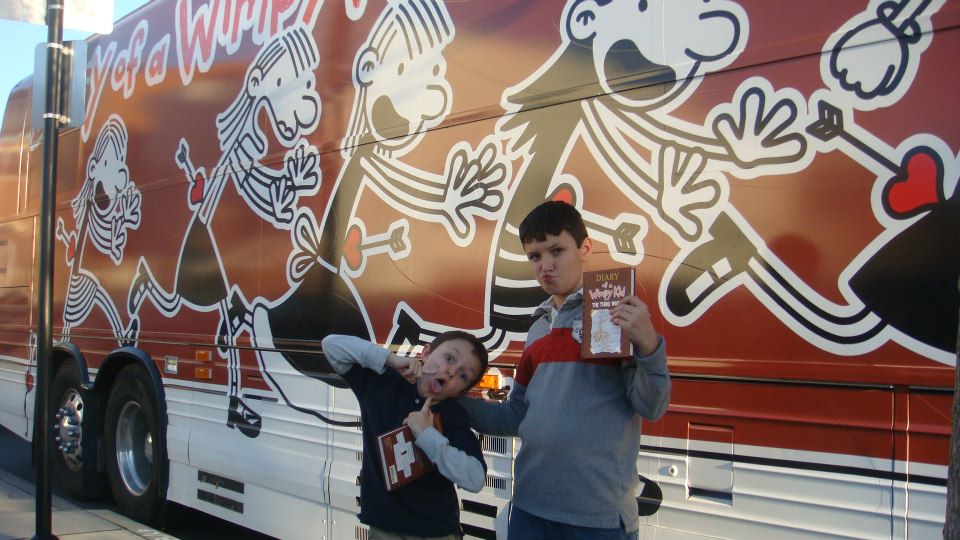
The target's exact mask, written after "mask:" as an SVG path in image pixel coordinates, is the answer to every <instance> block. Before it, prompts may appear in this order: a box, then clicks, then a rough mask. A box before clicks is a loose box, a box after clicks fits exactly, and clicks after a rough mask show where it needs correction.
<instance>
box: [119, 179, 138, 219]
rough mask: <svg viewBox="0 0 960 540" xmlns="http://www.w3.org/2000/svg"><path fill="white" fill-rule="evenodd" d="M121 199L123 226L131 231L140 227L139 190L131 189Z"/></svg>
mask: <svg viewBox="0 0 960 540" xmlns="http://www.w3.org/2000/svg"><path fill="white" fill-rule="evenodd" d="M121 197H122V200H121V202H120V204H121V206H120V208H121V209H122V212H123V224H124V225H125V226H126V227H130V228H132V229H136V228H138V227H139V226H140V198H141V197H140V190H138V189H136V188H134V187H131V188H129V189H128V190H127V191H126V192H125V193H124V194H123V195H122V196H121Z"/></svg>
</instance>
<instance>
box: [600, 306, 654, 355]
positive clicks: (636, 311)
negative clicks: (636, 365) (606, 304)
mask: <svg viewBox="0 0 960 540" xmlns="http://www.w3.org/2000/svg"><path fill="white" fill-rule="evenodd" d="M610 320H611V322H613V324H615V325H617V326H619V327H620V329H621V330H623V331H624V332H626V333H627V335H629V336H630V341H632V342H633V344H634V346H635V347H636V348H637V352H639V353H640V356H647V355H649V354H652V353H653V352H654V351H655V350H657V346H659V344H660V339H659V338H658V337H657V331H656V330H655V329H654V328H653V321H651V320H650V310H649V309H648V308H647V305H646V304H644V303H643V301H642V300H640V299H639V298H637V297H636V296H628V297H626V298H624V299H623V300H620V301H619V302H617V305H616V306H614V307H613V309H611V310H610Z"/></svg>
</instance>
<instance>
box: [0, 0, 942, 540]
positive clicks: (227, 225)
mask: <svg viewBox="0 0 960 540" xmlns="http://www.w3.org/2000/svg"><path fill="white" fill-rule="evenodd" d="M958 27H960V3H958V2H952V1H951V2H947V0H856V1H847V2H836V1H834V0H807V1H804V2H799V1H786V0H783V1H778V2H770V1H769V0H709V1H708V0H630V1H627V0H567V1H566V2H565V3H564V2H556V1H552V0H499V1H495V2H494V1H483V0H474V1H458V2H441V1H438V0H387V1H380V0H282V1H281V0H247V1H243V0H209V1H201V0H155V1H154V2H151V3H149V4H147V5H145V6H144V7H142V8H140V9H139V10H137V11H135V12H133V13H131V14H129V15H127V16H126V17H124V18H123V19H122V20H121V21H119V22H118V23H117V24H116V26H115V28H114V31H113V32H112V33H110V34H109V35H94V36H92V37H90V38H89V39H88V40H87V78H88V82H87V87H86V95H85V104H86V115H85V119H84V121H83V123H82V125H80V126H79V127H76V128H71V129H62V130H61V131H60V133H59V156H58V174H57V189H56V209H57V210H56V216H55V221H56V231H55V233H56V234H55V236H56V241H55V244H56V250H55V258H54V261H53V268H54V283H55V285H54V311H53V313H54V316H53V323H54V324H53V340H54V347H53V354H52V359H51V361H52V363H53V365H52V366H51V373H52V374H53V375H52V385H51V415H50V417H49V418H38V417H37V416H36V412H35V411H38V410H39V409H38V408H37V407H36V399H35V396H36V393H37V391H36V377H37V365H36V363H37V360H36V332H37V324H38V323H37V315H36V311H37V303H36V287H37V284H36V278H35V275H36V268H37V267H38V260H37V254H36V253H37V250H36V249H35V246H36V245H37V242H38V240H39V239H38V218H39V215H38V214H39V199H40V193H39V189H40V188H39V186H40V178H41V168H42V153H43V152H42V147H43V144H42V143H43V141H42V138H43V130H42V126H41V125H37V124H34V123H33V122H32V120H31V113H30V104H31V100H32V94H33V92H35V91H38V89H35V88H31V83H30V81H29V80H27V81H25V82H23V83H21V84H20V85H19V86H17V87H16V88H15V89H14V90H13V92H12V94H11V95H10V98H9V101H8V103H7V106H6V110H5V112H4V116H3V124H2V133H0V421H2V424H3V425H4V426H5V427H6V428H8V429H9V430H11V431H14V432H16V433H17V434H19V435H20V436H22V437H24V438H25V439H28V440H36V439H35V438H36V437H37V436H38V433H39V432H40V430H50V431H52V432H53V434H54V436H53V437H52V438H51V439H52V442H51V454H52V462H51V468H52V475H53V477H54V479H55V482H56V483H57V484H58V485H59V486H61V487H62V488H63V489H64V490H65V491H66V492H67V493H69V494H71V495H74V496H77V497H102V496H107V495H112V497H113V498H114V499H115V501H116V504H117V506H118V507H119V509H120V510H121V511H122V512H124V513H126V514H128V515H129V516H131V517H133V518H136V519H138V520H141V521H144V522H155V521H156V520H158V519H160V518H161V517H162V516H163V513H164V511H165V509H166V508H168V505H167V503H178V504H180V505H185V506H187V507H191V508H196V509H199V510H201V511H203V512H206V513H208V514H212V515H214V516H218V517H220V518H223V519H226V520H228V521H231V522H235V523H238V524H240V525H242V526H245V527H248V528H251V529H255V530H258V531H262V532H264V533H266V534H269V535H273V536H276V537H280V538H314V539H316V538H327V539H336V540H341V539H353V540H361V539H365V538H366V537H367V534H368V531H367V528H366V527H365V526H364V525H363V524H361V523H360V522H359V521H358V519H357V518H356V514H357V512H358V508H359V506H358V505H359V480H358V475H359V471H360V463H361V459H362V446H361V432H360V428H359V427H358V426H359V422H358V420H359V408H358V405H357V401H356V399H355V398H354V396H353V394H352V393H351V392H350V390H349V389H348V388H347V387H346V385H345V384H344V383H343V381H342V380H341V379H340V378H339V377H338V376H337V375H336V374H335V373H334V372H333V371H332V369H331V368H330V365H329V364H328V363H327V361H326V360H325V358H324V356H323V353H322V351H321V348H320V346H319V343H320V340H321V339H322V338H323V337H324V336H326V335H328V334H331V333H342V334H352V335H356V336H361V337H363V338H367V339H370V340H372V341H375V342H377V343H379V344H382V345H384V346H386V347H389V348H391V349H392V350H395V351H397V352H398V353H399V354H403V355H415V354H417V353H418V352H419V351H420V350H421V347H422V346H423V344H424V343H427V342H429V341H430V339H431V338H432V337H433V336H436V335H437V334H438V333H440V332H443V331H445V330H447V329H464V330H467V331H469V332H472V333H474V334H476V335H477V336H480V337H481V338H482V339H483V340H484V343H485V344H486V346H487V348H488V349H489V350H490V351H491V358H492V363H491V368H490V369H489V371H488V372H487V373H486V376H485V377H484V379H483V381H482V383H481V384H480V386H479V387H478V388H477V389H475V390H473V391H472V392H473V394H474V395H475V396H478V397H481V398H483V399H489V400H494V401H496V400H504V399H506V398H507V396H508V394H509V391H510V387H511V385H512V383H513V375H514V367H515V365H516V362H517V361H518V359H519V356H520V352H521V350H522V347H523V341H524V338H525V335H526V331H527V329H528V327H529V324H530V323H531V316H532V314H533V310H534V308H535V307H536V306H537V305H538V304H539V303H540V302H542V301H543V300H544V299H545V294H544V293H543V292H542V291H541V289H540V288H539V287H538V286H537V283H536V282H535V281H534V280H533V278H532V275H531V272H530V268H529V264H528V262H527V261H526V257H525V255H524V253H523V250H522V248H521V245H520V242H519V239H518V236H517V226H518V224H519V222H520V221H521V219H522V218H523V216H524V215H525V214H526V213H527V212H528V211H529V210H530V209H531V208H533V207H534V206H536V205H537V204H538V203H540V202H542V201H544V200H551V199H554V200H564V201H567V202H569V203H571V204H573V205H575V206H576V207H577V208H578V209H579V210H580V211H581V213H582V214H583V215H584V217H585V220H586V222H587V225H588V229H589V232H590V235H591V237H592V238H593V241H594V246H595V251H596V252H597V253H596V254H595V256H594V257H593V258H591V260H590V269H605V268H617V267H632V268H633V269H634V271H635V276H636V277H635V288H636V291H637V294H638V296H639V297H640V298H641V299H642V300H643V301H644V302H646V303H647V304H648V306H650V309H651V312H652V313H653V316H654V322H655V325H656V326H657V329H658V331H659V332H660V333H661V334H662V335H663V336H664V338H665V340H666V348H667V353H668V357H669V368H670V372H671V375H672V384H673V388H672V398H671V402H670V406H669V410H668V411H667V413H666V414H665V415H664V416H663V417H662V418H661V419H660V420H658V421H656V422H647V423H645V424H644V426H643V435H642V437H643V440H642V452H641V453H640V454H639V455H638V456H637V473H638V475H639V477H640V481H641V484H640V486H641V487H640V489H638V493H637V511H638V515H639V516H640V523H641V531H640V536H641V538H668V539H669V538H689V537H698V538H773V537H777V538H810V537H817V538H824V537H832V538H932V537H939V535H940V530H941V529H942V527H943V522H944V519H945V501H946V489H947V463H948V452H949V436H950V425H951V419H950V414H951V413H950V410H951V404H952V400H953V377H954V370H955V368H956V358H957V349H956V346H957V343H956V341H957V330H958V312H960V309H958V308H960V299H958V291H957V278H958V274H960V257H958V255H957V254H958V253H960V237H958V234H957V231H958V230H960V195H958V187H957V183H958V179H960V156H958V152H960V121H958V120H960V118H958V115H957V112H956V111H957V107H956V105H955V104H953V105H952V104H951V103H952V100H954V99H957V97H958V96H960V77H958V76H957V73H958V71H960V70H958V60H957V51H958V50H960V31H958ZM950 111H954V112H950ZM584 391H588V389H586V388H585V389H584ZM521 444H522V441H521V440H519V439H515V438H510V437H498V436H483V437H482V447H483V450H484V454H485V457H486V461H487V464H488V472H487V478H486V484H485V487H484V488H483V489H482V490H481V491H480V492H479V493H476V494H474V493H468V492H463V491H461V492H459V494H460V497H461V507H462V516H461V520H462V525H463V530H464V532H465V534H466V536H467V537H468V538H481V539H494V538H499V539H503V538H504V532H505V523H506V520H507V517H508V514H509V508H510V497H511V492H512V489H513V478H514V477H513V472H512V471H513V463H514V461H513V460H514V456H515V455H516V452H517V451H518V449H519V448H520V446H521Z"/></svg>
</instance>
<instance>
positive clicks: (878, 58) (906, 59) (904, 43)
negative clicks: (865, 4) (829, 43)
mask: <svg viewBox="0 0 960 540" xmlns="http://www.w3.org/2000/svg"><path fill="white" fill-rule="evenodd" d="M909 4H910V1H909V0H901V1H900V2H899V3H895V2H883V3H882V4H880V6H879V7H877V16H876V18H875V19H873V20H870V21H868V22H866V23H863V24H861V25H859V26H857V27H856V28H854V29H853V30H851V31H849V32H847V33H846V34H844V35H843V37H841V38H840V40H839V41H837V44H836V45H834V47H833V50H832V51H831V53H830V74H831V75H833V77H834V78H835V79H836V80H837V81H838V82H839V83H840V87H841V88H843V89H844V90H846V91H848V92H854V93H855V94H856V95H857V96H858V97H860V98H862V99H871V98H875V97H879V96H886V95H889V94H891V93H893V92H894V91H895V90H896V89H897V87H899V86H900V83H901V81H903V76H904V74H905V73H906V72H907V68H908V66H909V64H910V60H911V58H910V50H909V46H910V45H913V44H916V43H917V42H918V41H920V37H921V34H922V31H921V29H920V25H919V24H918V23H917V17H918V16H919V15H920V12H921V11H923V9H924V8H925V7H926V6H927V4H928V3H926V2H924V3H920V4H919V5H918V6H916V7H915V8H914V9H913V11H912V12H911V11H910V10H908V9H907V7H908V5H909ZM865 45H869V47H870V52H869V55H870V61H869V62H865V61H864V60H863V58H864V51H863V46H865Z"/></svg>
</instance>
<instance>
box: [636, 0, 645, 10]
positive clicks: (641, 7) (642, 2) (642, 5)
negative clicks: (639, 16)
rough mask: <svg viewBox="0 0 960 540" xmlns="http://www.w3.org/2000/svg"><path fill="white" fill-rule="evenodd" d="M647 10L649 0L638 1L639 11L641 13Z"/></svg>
mask: <svg viewBox="0 0 960 540" xmlns="http://www.w3.org/2000/svg"><path fill="white" fill-rule="evenodd" d="M646 10H647V0H640V1H639V2H637V11H639V12H640V13H643V12H644V11H646Z"/></svg>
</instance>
